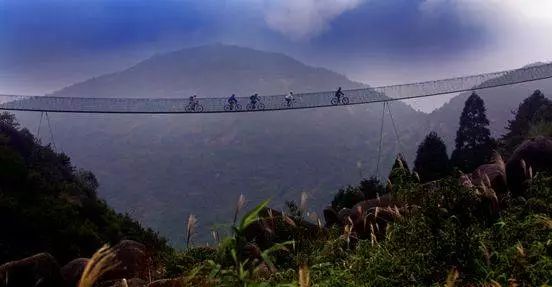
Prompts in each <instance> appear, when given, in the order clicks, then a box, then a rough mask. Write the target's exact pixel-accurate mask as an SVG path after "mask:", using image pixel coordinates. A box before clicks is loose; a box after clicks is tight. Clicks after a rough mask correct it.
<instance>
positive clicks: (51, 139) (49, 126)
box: [46, 112, 57, 150]
mask: <svg viewBox="0 0 552 287" xmlns="http://www.w3.org/2000/svg"><path fill="white" fill-rule="evenodd" d="M46 120H47V121H48V129H49V130H50V141H51V142H52V145H53V146H54V150H57V148H56V141H55V140H54V133H53V132H52V126H51V125H50V117H49V116H48V112H46Z"/></svg>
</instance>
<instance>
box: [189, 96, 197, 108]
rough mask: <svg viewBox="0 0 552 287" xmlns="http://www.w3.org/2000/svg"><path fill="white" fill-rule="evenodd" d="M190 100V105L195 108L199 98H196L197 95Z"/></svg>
mask: <svg viewBox="0 0 552 287" xmlns="http://www.w3.org/2000/svg"><path fill="white" fill-rule="evenodd" d="M189 99H190V103H189V105H190V106H191V107H195V105H196V104H197V96H196V95H193V96H191V97H190V98H189Z"/></svg>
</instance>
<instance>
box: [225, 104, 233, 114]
mask: <svg viewBox="0 0 552 287" xmlns="http://www.w3.org/2000/svg"><path fill="white" fill-rule="evenodd" d="M224 110H225V111H227V112H229V111H231V110H232V107H231V106H230V105H224Z"/></svg>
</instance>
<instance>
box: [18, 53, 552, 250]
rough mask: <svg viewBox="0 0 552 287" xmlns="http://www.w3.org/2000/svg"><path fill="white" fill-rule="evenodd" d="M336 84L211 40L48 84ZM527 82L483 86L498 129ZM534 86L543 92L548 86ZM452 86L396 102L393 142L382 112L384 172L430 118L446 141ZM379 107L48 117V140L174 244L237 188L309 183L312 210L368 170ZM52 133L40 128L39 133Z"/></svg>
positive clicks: (222, 87) (210, 217)
mask: <svg viewBox="0 0 552 287" xmlns="http://www.w3.org/2000/svg"><path fill="white" fill-rule="evenodd" d="M535 85H538V83H536V84H535ZM337 86H342V87H343V88H344V89H348V88H359V87H363V86H365V85H364V84H361V83H356V82H353V81H350V80H348V79H347V78H346V77H345V76H343V75H340V74H337V73H334V72H331V71H328V70H326V69H322V68H314V67H309V66H306V65H304V64H302V63H300V62H298V61H296V60H294V59H292V58H289V57H287V56H285V55H282V54H276V53H267V52H261V51H256V50H252V49H247V48H241V47H235V46H227V45H209V46H201V47H196V48H189V49H184V50H180V51H176V52H173V53H168V54H162V55H156V56H154V57H152V58H150V59H147V60H145V61H143V62H140V63H138V64H136V65H135V66H133V67H131V68H129V69H127V70H124V71H120V72H116V73H112V74H107V75H103V76H99V77H96V78H93V79H90V80H88V81H85V82H82V83H77V84H75V85H72V86H70V87H67V88H64V89H61V90H59V91H57V92H54V93H53V95H55V96H80V97H187V96H189V95H190V94H197V95H198V96H200V97H225V96H229V95H230V94H232V93H235V94H237V95H239V96H247V95H250V94H252V93H255V92H256V93H259V94H261V95H262V94H283V93H286V92H288V91H290V90H293V91H295V92H309V91H319V90H334V89H335V88H336V87H337ZM533 88H534V86H527V87H524V86H520V87H515V88H511V89H509V88H501V89H496V90H489V91H482V92H481V94H482V98H483V99H484V100H485V101H489V102H488V103H487V108H488V111H489V118H490V120H491V122H492V127H493V128H494V132H495V133H497V132H499V131H498V130H497V127H500V128H502V127H504V126H505V125H506V122H505V120H506V119H507V118H508V117H507V115H508V114H509V112H505V109H506V111H509V110H511V109H513V108H514V107H517V105H518V104H519V102H520V101H521V99H523V98H525V97H527V96H528V95H530V94H531V93H532V89H533ZM543 91H544V93H545V94H546V93H547V89H546V88H544V89H543ZM487 93H488V95H487ZM497 93H499V94H500V95H501V96H502V95H503V97H500V98H499V99H498V100H497V101H496V102H497V103H496V104H497V106H496V107H495V106H494V104H495V103H494V102H493V100H492V99H493V98H494V96H493V95H496V94H497ZM513 95H515V97H514V96H513ZM461 97H462V96H461ZM461 97H458V98H455V99H453V100H452V101H451V102H450V103H449V104H447V105H445V106H444V107H443V108H441V109H440V110H438V111H435V112H434V113H432V114H430V115H426V114H423V113H420V112H416V111H415V110H413V109H412V108H410V107H409V106H408V105H406V104H404V103H402V102H393V103H392V104H391V109H392V111H393V115H394V118H395V120H396V122H397V126H398V129H399V134H400V141H401V143H402V145H401V146H399V145H398V144H397V140H396V138H395V135H394V133H393V129H392V127H391V124H390V121H389V118H388V117H387V118H386V119H385V121H386V122H385V127H384V139H383V156H382V165H383V168H382V170H383V172H382V173H381V174H386V173H387V171H388V170H389V168H390V164H391V163H392V158H393V157H394V155H395V154H396V153H398V152H404V153H405V154H406V156H407V157H408V158H409V159H412V158H413V156H414V152H415V150H416V147H417V145H418V143H419V142H420V141H421V140H422V139H423V137H424V136H425V135H426V134H427V133H428V132H429V131H430V130H432V129H435V130H436V131H437V132H438V133H439V134H442V136H443V138H444V139H445V141H446V143H447V145H449V146H450V143H451V142H452V140H453V139H454V138H453V137H451V135H453V134H454V133H455V131H456V127H457V124H458V118H459V115H460V111H461V109H462V106H463V102H464V100H463V99H462V98H461ZM488 99H489V100H488ZM504 99H508V100H507V101H506V100H504ZM510 101H511V102H510ZM381 108H382V107H381V105H377V104H373V105H363V106H354V107H338V108H331V109H318V110H301V111H283V112H265V113H247V114H218V115H217V114H204V115H170V116H161V115H156V116H151V115H132V116H130V115H74V114H73V115H71V114H67V115H65V114H63V115H50V117H51V119H52V124H53V127H54V135H55V141H56V144H57V146H58V147H59V148H60V149H63V151H65V152H66V153H67V154H69V155H71V156H72V158H73V160H74V161H75V162H76V164H77V165H79V166H82V167H84V168H87V169H90V170H92V171H93V172H94V173H95V174H96V175H97V177H98V179H99V182H100V187H99V195H100V196H101V197H103V198H105V199H106V200H107V202H108V203H109V204H110V205H112V206H114V207H115V209H116V210H119V211H128V212H129V213H130V214H131V216H133V217H134V218H137V219H138V220H139V221H141V222H143V223H144V224H146V225H147V226H150V227H153V228H154V229H156V230H159V231H160V232H161V234H163V235H166V236H167V237H169V238H170V239H171V240H172V242H173V243H176V244H181V243H182V242H183V240H182V238H183V234H184V221H185V219H186V217H187V215H188V214H189V213H194V214H196V215H197V216H198V218H199V225H200V230H201V232H200V234H201V238H202V239H203V240H207V239H208V234H209V233H208V230H209V229H210V228H211V227H212V226H213V225H214V224H220V223H225V222H228V221H230V220H231V218H230V217H231V214H232V208H233V204H234V202H235V200H236V199H237V197H238V196H239V194H240V193H243V194H245V195H246V197H247V198H248V199H249V200H251V201H256V202H258V201H260V200H262V199H265V198H269V197H272V198H273V203H274V204H275V206H276V207H277V206H278V205H281V204H282V203H283V202H284V201H285V200H292V199H295V200H297V199H298V198H299V194H300V193H301V192H302V191H306V192H307V193H308V194H309V196H310V199H309V205H310V206H311V209H313V210H317V211H321V209H322V208H323V206H324V205H325V204H327V203H328V202H329V201H330V199H331V197H332V195H333V193H334V192H335V190H336V189H337V188H339V187H342V186H344V185H347V184H351V183H355V182H358V181H359V179H360V178H361V177H368V176H371V175H374V174H375V173H376V168H375V167H376V161H377V158H376V157H377V153H378V152H377V151H378V145H379V132H380V121H381ZM499 114H501V115H506V116H499ZM18 117H19V118H21V122H22V123H23V124H24V125H25V126H29V127H31V128H32V129H33V130H34V129H36V128H37V127H36V125H37V124H38V122H39V115H38V114H28V113H18ZM502 120H504V123H500V121H502ZM43 128H44V127H43ZM49 138H50V136H49V135H48V134H47V133H45V132H43V140H44V141H48V140H49ZM449 151H450V150H449Z"/></svg>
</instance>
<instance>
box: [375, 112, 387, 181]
mask: <svg viewBox="0 0 552 287" xmlns="http://www.w3.org/2000/svg"><path fill="white" fill-rule="evenodd" d="M386 105H387V102H383V109H382V113H381V128H380V138H379V147H378V161H377V164H376V176H377V178H378V179H379V178H380V173H379V169H380V160H381V149H382V145H383V123H384V121H385V106H386Z"/></svg>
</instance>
